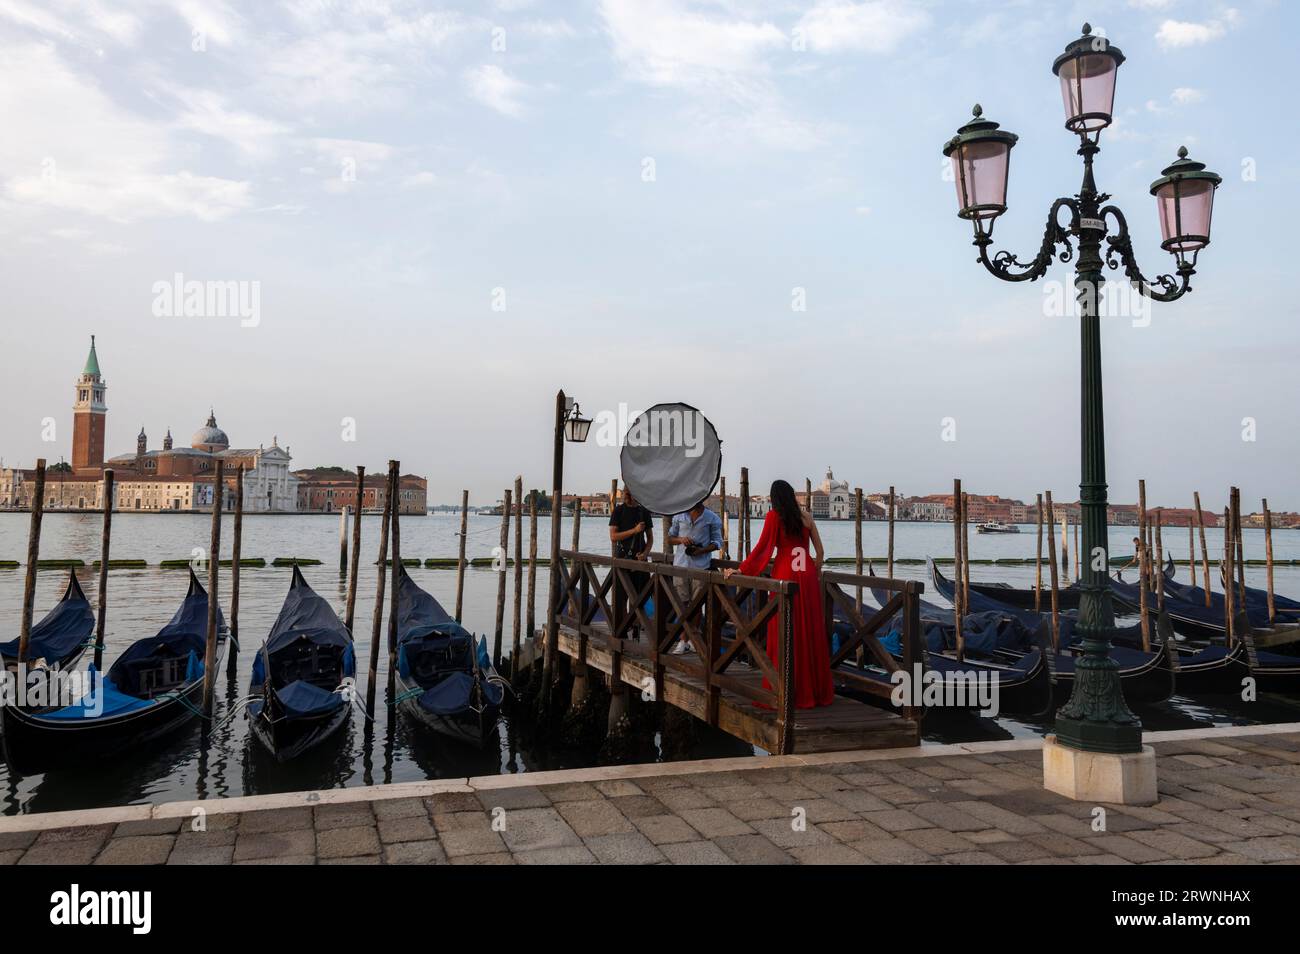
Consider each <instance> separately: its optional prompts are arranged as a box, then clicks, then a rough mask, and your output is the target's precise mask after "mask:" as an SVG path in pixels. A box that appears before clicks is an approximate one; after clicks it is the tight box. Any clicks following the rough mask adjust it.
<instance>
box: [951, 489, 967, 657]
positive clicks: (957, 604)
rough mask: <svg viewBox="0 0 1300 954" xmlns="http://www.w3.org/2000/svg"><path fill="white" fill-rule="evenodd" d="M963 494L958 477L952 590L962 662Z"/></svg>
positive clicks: (954, 623) (954, 616) (953, 536)
mask: <svg viewBox="0 0 1300 954" xmlns="http://www.w3.org/2000/svg"><path fill="white" fill-rule="evenodd" d="M961 504H962V492H961V478H960V477H957V478H954V479H953V482H952V567H953V577H952V580H953V590H952V616H953V632H954V633H955V634H956V638H957V660H958V661H959V662H960V661H961V660H962V658H963V656H964V654H965V652H966V641H965V639H964V638H963V637H962V631H961V618H962V609H963V607H962V600H961V597H962V585H961V564H962V552H961V510H962V507H961Z"/></svg>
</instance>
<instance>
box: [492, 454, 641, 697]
mask: <svg viewBox="0 0 1300 954" xmlns="http://www.w3.org/2000/svg"><path fill="white" fill-rule="evenodd" d="M614 488H615V490H617V489H618V481H614ZM609 500H610V510H611V511H612V510H613V509H614V497H613V495H612V494H611V495H610V498H609ZM514 562H515V565H514V576H515V606H514V615H513V616H512V617H511V619H510V624H511V625H510V669H511V671H512V672H513V671H514V668H515V659H516V657H518V655H519V645H520V643H521V642H522V640H523V629H524V477H523V474H520V475H519V476H518V477H516V478H515V560H514Z"/></svg>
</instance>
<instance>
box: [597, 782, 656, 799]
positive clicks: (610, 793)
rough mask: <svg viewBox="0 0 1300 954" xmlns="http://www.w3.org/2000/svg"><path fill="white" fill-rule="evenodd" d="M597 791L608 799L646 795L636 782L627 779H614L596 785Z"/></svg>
mask: <svg viewBox="0 0 1300 954" xmlns="http://www.w3.org/2000/svg"><path fill="white" fill-rule="evenodd" d="M594 785H595V788H596V791H598V792H600V794H602V795H604V796H605V797H606V798H618V797H620V796H625V795H644V794H645V792H644V791H642V789H641V787H640V786H639V785H637V784H636V782H633V781H631V780H630V779H626V778H614V779H608V780H606V781H601V782H596V783H594Z"/></svg>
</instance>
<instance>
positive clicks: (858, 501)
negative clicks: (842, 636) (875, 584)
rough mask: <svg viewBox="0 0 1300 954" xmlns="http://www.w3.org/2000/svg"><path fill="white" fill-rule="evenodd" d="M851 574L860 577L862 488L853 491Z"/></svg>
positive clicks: (858, 597)
mask: <svg viewBox="0 0 1300 954" xmlns="http://www.w3.org/2000/svg"><path fill="white" fill-rule="evenodd" d="M853 572H854V573H856V574H857V575H858V576H861V575H862V488H861V487H855V488H854V489H853ZM857 605H858V606H861V605H862V584H861V583H859V584H858V591H857Z"/></svg>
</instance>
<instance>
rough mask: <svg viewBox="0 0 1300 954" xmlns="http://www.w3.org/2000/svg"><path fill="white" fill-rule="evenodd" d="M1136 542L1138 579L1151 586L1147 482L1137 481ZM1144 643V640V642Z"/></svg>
mask: <svg viewBox="0 0 1300 954" xmlns="http://www.w3.org/2000/svg"><path fill="white" fill-rule="evenodd" d="M1138 541H1139V542H1140V543H1141V544H1142V545H1141V546H1140V547H1138V551H1137V553H1136V554H1135V556H1136V557H1137V558H1138V560H1139V568H1140V570H1141V572H1140V573H1139V579H1140V580H1141V581H1142V583H1144V584H1146V585H1147V586H1150V585H1151V578H1150V577H1149V576H1147V569H1146V564H1145V560H1146V553H1147V549H1146V546H1147V482H1146V481H1145V480H1138ZM1144 642H1145V640H1144Z"/></svg>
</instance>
